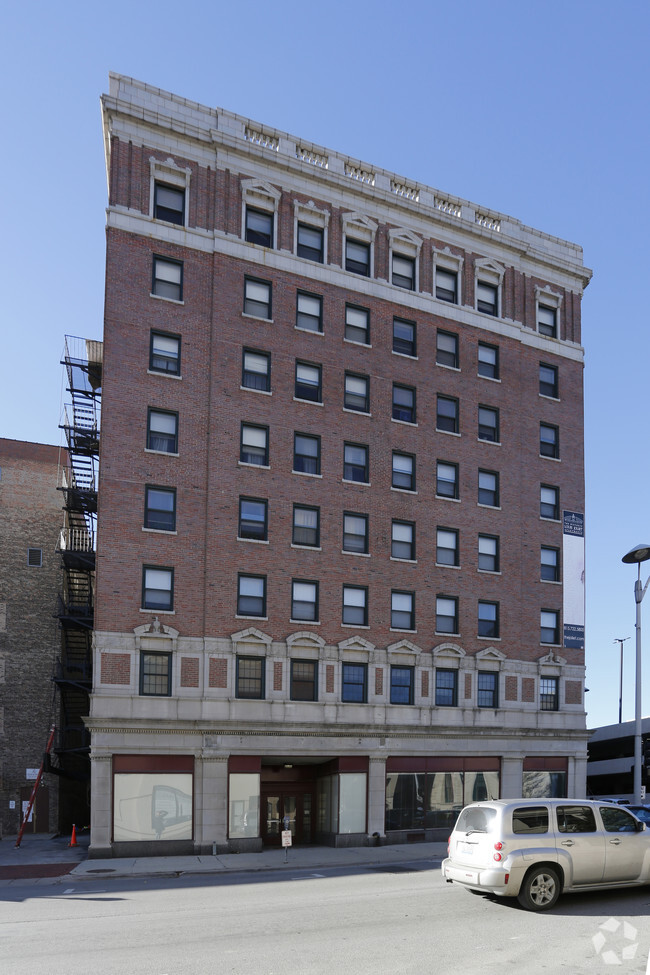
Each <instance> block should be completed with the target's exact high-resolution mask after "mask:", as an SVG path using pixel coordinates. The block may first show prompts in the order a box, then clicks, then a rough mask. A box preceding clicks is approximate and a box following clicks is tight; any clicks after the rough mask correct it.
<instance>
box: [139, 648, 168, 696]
mask: <svg viewBox="0 0 650 975" xmlns="http://www.w3.org/2000/svg"><path fill="white" fill-rule="evenodd" d="M153 659H156V660H164V661H165V663H166V665H167V674H166V675H165V674H164V673H162V672H161V673H155V672H153V671H148V669H147V663H149V662H150V661H151V660H153ZM172 663H173V661H172V654H171V653H164V652H162V651H158V650H141V651H140V681H139V684H140V687H139V690H140V695H141V696H142V697H171V693H172ZM158 678H161V681H160V685H159V686H161V687H162V686H163V682H165V683H166V687H165V690H152V689H151V687H152V686H154V685H155V684H157V683H158ZM150 682H151V683H150Z"/></svg>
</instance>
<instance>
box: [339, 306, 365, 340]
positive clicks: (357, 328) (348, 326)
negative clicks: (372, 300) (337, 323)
mask: <svg viewBox="0 0 650 975" xmlns="http://www.w3.org/2000/svg"><path fill="white" fill-rule="evenodd" d="M348 311H352V312H362V313H363V314H364V315H365V318H366V324H365V327H362V326H361V325H354V324H353V323H351V322H348ZM344 322H345V328H344V335H345V340H346V342H354V344H355V345H370V309H369V308H364V307H363V306H362V305H354V304H352V303H351V302H349V301H348V302H346V305H345V319H344ZM348 330H350V332H351V333H353V334H352V337H351V335H350V334H349V332H348ZM357 333H363V336H364V337H363V340H361V339H359V338H357V337H356V335H357Z"/></svg>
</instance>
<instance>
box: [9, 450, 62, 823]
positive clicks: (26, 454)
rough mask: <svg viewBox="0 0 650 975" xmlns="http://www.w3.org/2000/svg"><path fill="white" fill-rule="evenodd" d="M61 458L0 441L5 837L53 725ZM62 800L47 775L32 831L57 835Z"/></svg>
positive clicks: (17, 817)
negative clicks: (59, 803)
mask: <svg viewBox="0 0 650 975" xmlns="http://www.w3.org/2000/svg"><path fill="white" fill-rule="evenodd" d="M59 459H60V448H59V447H55V446H51V445H50V444H40V443H25V442H23V441H19V440H6V439H0V836H2V835H5V836H7V835H9V834H16V833H17V832H18V829H19V827H20V823H21V818H22V808H23V806H22V804H23V803H24V802H28V801H29V798H30V795H31V792H32V788H33V785H34V781H35V779H36V775H37V772H38V769H39V767H40V765H41V762H42V760H43V753H44V751H45V747H46V744H47V739H48V735H49V730H50V727H51V725H52V724H53V723H54V722H55V720H56V700H55V698H54V685H53V683H52V676H53V674H54V670H55V661H56V660H57V659H58V656H59V648H60V636H59V626H58V623H57V620H56V618H55V612H56V600H57V595H58V593H59V592H60V589H61V559H60V557H59V555H58V552H57V546H58V541H59V534H60V532H61V525H62V517H63V515H62V510H61V509H62V498H61V494H60V492H59V491H57V484H58V472H59ZM58 801H59V779H58V778H57V777H56V776H47V777H46V778H44V779H43V780H42V782H41V785H40V786H39V791H38V794H37V799H36V803H35V805H34V809H33V812H32V817H31V821H30V823H29V824H28V826H27V829H28V830H29V831H34V832H39V833H43V832H48V831H50V830H51V831H55V830H56V829H57V823H58Z"/></svg>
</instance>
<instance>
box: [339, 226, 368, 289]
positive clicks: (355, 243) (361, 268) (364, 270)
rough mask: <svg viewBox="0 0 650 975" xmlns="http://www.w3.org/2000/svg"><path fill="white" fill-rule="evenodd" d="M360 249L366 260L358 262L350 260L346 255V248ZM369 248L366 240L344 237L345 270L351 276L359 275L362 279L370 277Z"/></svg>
mask: <svg viewBox="0 0 650 975" xmlns="http://www.w3.org/2000/svg"><path fill="white" fill-rule="evenodd" d="M349 245H352V247H358V248H360V249H361V248H362V249H363V250H364V251H365V252H366V253H367V255H368V260H367V262H366V261H359V260H357V259H356V258H352V257H350V256H349V254H348V246H349ZM371 247H372V244H371V243H370V242H369V241H367V240H359V239H358V238H357V237H351V236H350V235H349V234H346V235H345V270H346V271H351V272H352V273H353V274H360V275H361V276H362V277H364V278H369V277H370V264H371Z"/></svg>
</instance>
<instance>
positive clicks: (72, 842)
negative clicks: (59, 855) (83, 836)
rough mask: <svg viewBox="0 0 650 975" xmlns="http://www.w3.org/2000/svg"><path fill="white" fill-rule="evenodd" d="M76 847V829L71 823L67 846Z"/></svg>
mask: <svg viewBox="0 0 650 975" xmlns="http://www.w3.org/2000/svg"><path fill="white" fill-rule="evenodd" d="M77 845H78V844H77V827H76V826H75V825H74V823H73V824H72V836H71V837H70V842H69V843H68V846H77Z"/></svg>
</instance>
